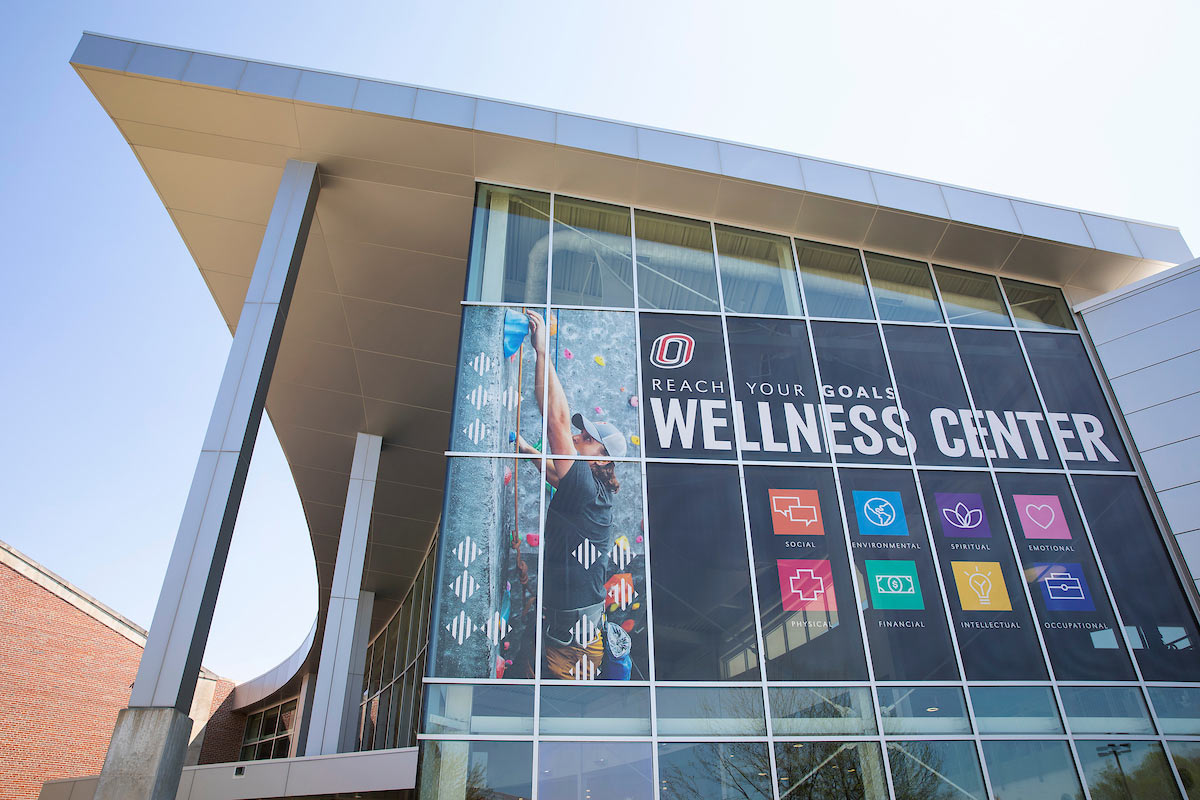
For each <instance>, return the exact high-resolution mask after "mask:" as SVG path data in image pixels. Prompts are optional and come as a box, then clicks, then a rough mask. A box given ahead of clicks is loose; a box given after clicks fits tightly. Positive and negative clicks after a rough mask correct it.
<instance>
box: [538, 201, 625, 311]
mask: <svg viewBox="0 0 1200 800" xmlns="http://www.w3.org/2000/svg"><path fill="white" fill-rule="evenodd" d="M631 227H632V226H631V223H630V219H629V209H628V208H623V207H621V206H610V205H607V204H605V203H594V202H592V201H590V200H576V199H574V198H571V197H563V196H562V195H559V196H557V197H555V198H554V275H553V277H552V279H551V284H550V302H551V303H553V304H555V305H567V306H608V307H610V308H632V307H633V250H632V248H631V242H630V228H631Z"/></svg>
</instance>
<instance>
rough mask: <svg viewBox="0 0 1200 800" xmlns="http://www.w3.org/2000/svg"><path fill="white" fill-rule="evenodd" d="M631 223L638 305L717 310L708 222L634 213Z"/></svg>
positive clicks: (715, 278)
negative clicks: (635, 235) (632, 222)
mask: <svg viewBox="0 0 1200 800" xmlns="http://www.w3.org/2000/svg"><path fill="white" fill-rule="evenodd" d="M634 224H635V226H636V230H637V266H638V275H637V278H638V297H639V300H640V303H641V306H642V307H643V308H667V309H673V310H676V311H718V310H719V307H718V306H717V271H716V263H715V261H714V260H713V249H712V244H713V243H712V229H711V228H710V227H709V225H708V223H706V222H698V221H696V220H691V219H683V218H681V217H671V216H667V215H666V214H655V213H652V212H649V211H638V212H636V218H635V221H634Z"/></svg>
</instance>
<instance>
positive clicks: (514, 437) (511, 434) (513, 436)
mask: <svg viewBox="0 0 1200 800" xmlns="http://www.w3.org/2000/svg"><path fill="white" fill-rule="evenodd" d="M516 440H517V432H516V431H509V432H508V441H509V443H510V444H511V443H512V442H515V441H516Z"/></svg>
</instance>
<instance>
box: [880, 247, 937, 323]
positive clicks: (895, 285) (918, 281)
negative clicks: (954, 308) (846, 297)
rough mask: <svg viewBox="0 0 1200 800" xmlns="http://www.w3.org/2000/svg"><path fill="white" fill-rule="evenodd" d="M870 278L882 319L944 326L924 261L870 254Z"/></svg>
mask: <svg viewBox="0 0 1200 800" xmlns="http://www.w3.org/2000/svg"><path fill="white" fill-rule="evenodd" d="M866 255H867V274H868V275H870V276H871V290H872V291H874V292H875V306H876V308H878V309H879V318H880V319H882V320H892V321H894V322H941V321H942V312H941V310H940V309H939V308H938V303H937V298H936V297H934V294H933V279H932V278H930V277H929V265H928V264H926V263H924V262H923V261H909V260H908V259H907V258H897V257H896V256H885V255H880V254H879V253H867V254H866Z"/></svg>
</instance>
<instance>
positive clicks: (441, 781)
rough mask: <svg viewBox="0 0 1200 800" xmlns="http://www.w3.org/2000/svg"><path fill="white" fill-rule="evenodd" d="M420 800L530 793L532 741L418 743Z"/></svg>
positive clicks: (519, 798)
mask: <svg viewBox="0 0 1200 800" xmlns="http://www.w3.org/2000/svg"><path fill="white" fill-rule="evenodd" d="M417 786H419V787H420V792H419V795H420V797H421V798H422V800H463V798H466V797H480V798H482V797H505V798H512V799H513V800H528V798H529V797H531V796H532V795H533V743H532V742H478V741H477V742H451V741H424V742H421V774H420V776H419V777H418V778H417Z"/></svg>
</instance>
